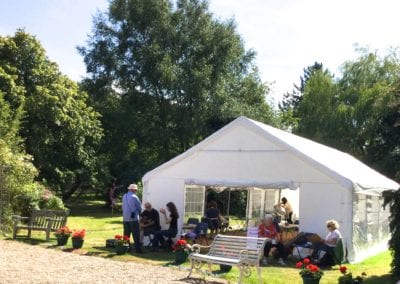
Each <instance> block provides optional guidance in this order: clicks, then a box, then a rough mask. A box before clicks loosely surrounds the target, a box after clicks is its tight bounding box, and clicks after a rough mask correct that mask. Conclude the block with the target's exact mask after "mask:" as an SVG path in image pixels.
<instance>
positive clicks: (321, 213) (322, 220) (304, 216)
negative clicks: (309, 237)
mask: <svg viewBox="0 0 400 284" xmlns="http://www.w3.org/2000/svg"><path fill="white" fill-rule="evenodd" d="M299 208H300V231H303V232H310V233H316V234H318V235H320V236H321V237H322V238H325V236H326V235H327V234H328V230H327V228H326V221H328V220H332V219H333V220H336V221H338V223H339V225H340V228H339V231H340V232H341V234H342V236H343V238H344V243H345V245H346V246H348V244H349V243H351V238H352V235H351V233H352V198H351V191H350V190H348V189H346V188H343V187H341V186H340V185H338V184H316V183H301V184H300V202H299Z"/></svg>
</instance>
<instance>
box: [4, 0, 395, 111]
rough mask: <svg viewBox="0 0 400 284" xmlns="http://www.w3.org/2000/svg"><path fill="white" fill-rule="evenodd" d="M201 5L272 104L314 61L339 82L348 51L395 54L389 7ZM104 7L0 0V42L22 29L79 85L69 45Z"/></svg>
mask: <svg viewBox="0 0 400 284" xmlns="http://www.w3.org/2000/svg"><path fill="white" fill-rule="evenodd" d="M209 2H210V11H211V12H212V13H213V14H214V17H215V18H216V19H219V20H222V21H224V20H227V19H230V18H234V19H235V22H236V24H237V31H238V33H239V34H240V35H241V36H242V38H243V40H244V42H245V46H246V48H247V49H253V50H255V51H256V53H257V57H256V62H255V63H256V65H257V66H258V68H259V71H260V75H261V79H262V81H263V82H266V83H269V84H271V92H270V94H271V98H272V101H273V102H274V103H275V104H276V103H277V102H278V101H279V100H281V98H282V95H283V94H284V93H286V92H290V91H291V90H292V89H293V84H299V81H300V76H301V75H302V74H303V69H304V68H305V67H307V66H310V65H313V64H314V62H322V63H323V64H324V66H325V68H328V69H329V70H330V71H331V72H332V73H334V74H336V75H337V76H340V66H341V65H342V64H343V63H344V62H345V61H347V60H354V59H356V58H357V53H356V52H355V46H356V45H358V46H361V47H368V48H369V49H370V50H371V51H375V50H378V51H379V52H381V53H382V54H384V52H385V51H387V50H388V49H389V48H390V47H400V36H399V33H398V29H399V27H400V17H399V16H398V11H400V1H397V0H379V1H378V0H376V1H372V0H335V1H328V0H209ZM107 7H108V1H107V0H0V35H1V36H6V35H13V34H14V33H15V31H16V30H17V28H24V29H25V31H26V32H28V33H30V34H33V35H35V36H36V38H37V39H38V40H39V41H40V42H41V43H42V45H43V47H44V48H45V49H46V51H47V55H48V57H49V58H50V60H52V61H55V62H56V63H57V64H58V65H59V67H60V70H61V72H62V73H64V74H66V75H68V76H69V77H70V78H71V79H73V80H76V81H79V80H81V79H82V78H83V77H84V76H85V72H86V68H85V65H84V63H83V59H82V57H81V56H80V55H79V54H78V52H77V51H76V46H82V45H85V42H86V40H87V38H88V35H89V34H90V33H91V30H92V17H93V16H94V15H96V13H98V11H105V10H106V9H107Z"/></svg>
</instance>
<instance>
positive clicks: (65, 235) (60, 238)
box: [54, 226, 72, 246]
mask: <svg viewBox="0 0 400 284" xmlns="http://www.w3.org/2000/svg"><path fill="white" fill-rule="evenodd" d="M71 234H72V231H71V229H70V228H68V227H67V226H64V227H61V228H59V229H57V231H56V232H55V233H54V235H55V236H56V238H57V245H58V246H65V245H66V244H67V242H68V239H69V236H71Z"/></svg>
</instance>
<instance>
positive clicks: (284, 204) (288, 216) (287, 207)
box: [281, 197, 293, 224]
mask: <svg viewBox="0 0 400 284" xmlns="http://www.w3.org/2000/svg"><path fill="white" fill-rule="evenodd" d="M281 207H282V208H283V209H284V210H285V220H286V223H287V224H293V221H292V216H293V208H292V205H291V204H290V203H289V201H288V200H287V199H286V197H282V199H281Z"/></svg>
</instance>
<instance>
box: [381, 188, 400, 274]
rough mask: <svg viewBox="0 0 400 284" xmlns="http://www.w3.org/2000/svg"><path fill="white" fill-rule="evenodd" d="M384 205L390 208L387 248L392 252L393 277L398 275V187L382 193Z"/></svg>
mask: <svg viewBox="0 0 400 284" xmlns="http://www.w3.org/2000/svg"><path fill="white" fill-rule="evenodd" d="M383 197H384V206H388V207H389V210H390V213H391V214H390V223H389V227H390V232H391V234H392V235H391V239H390V240H389V249H390V250H391V252H392V256H393V260H392V263H391V267H392V271H391V272H392V274H393V276H394V277H395V278H398V277H400V189H398V190H390V191H385V192H384V193H383Z"/></svg>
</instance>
